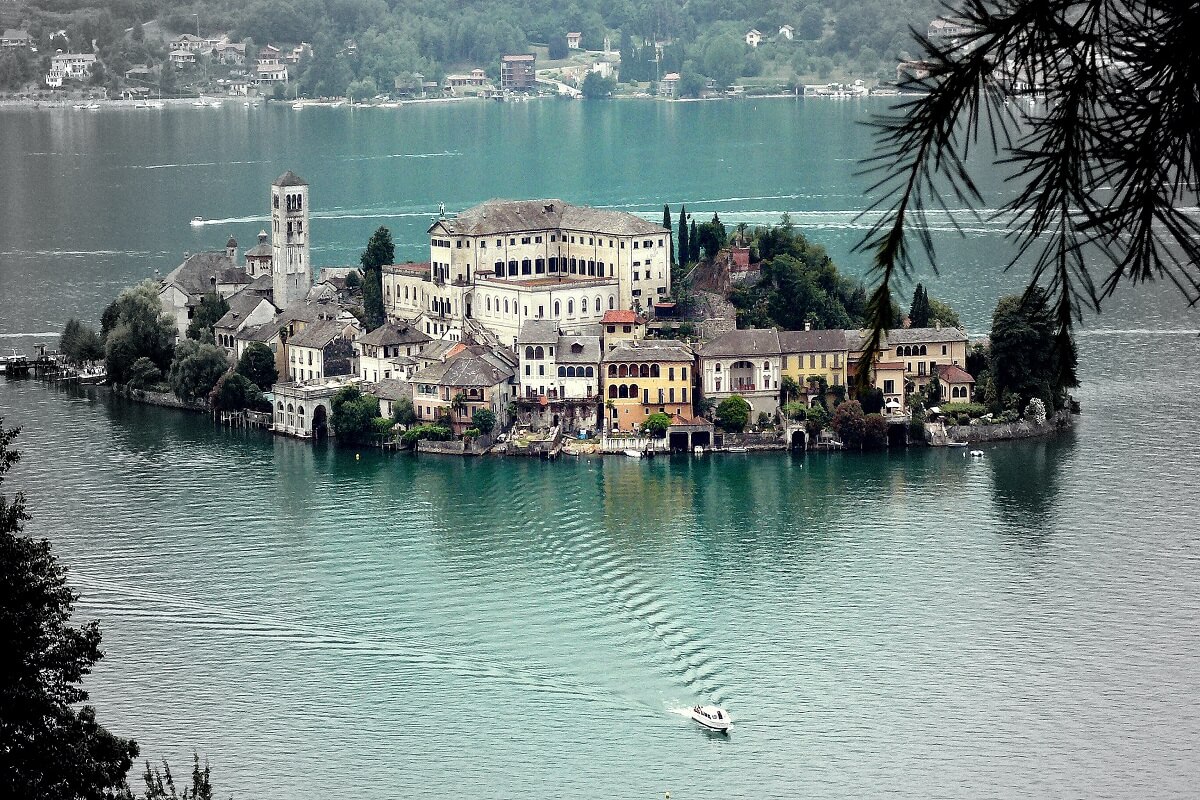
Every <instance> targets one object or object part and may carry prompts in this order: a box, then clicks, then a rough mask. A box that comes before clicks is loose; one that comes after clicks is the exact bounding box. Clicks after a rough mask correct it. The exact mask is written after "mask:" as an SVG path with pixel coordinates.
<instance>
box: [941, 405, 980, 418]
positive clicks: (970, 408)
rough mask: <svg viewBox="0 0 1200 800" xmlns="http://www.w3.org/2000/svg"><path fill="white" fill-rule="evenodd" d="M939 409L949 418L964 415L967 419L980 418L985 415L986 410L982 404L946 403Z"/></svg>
mask: <svg viewBox="0 0 1200 800" xmlns="http://www.w3.org/2000/svg"><path fill="white" fill-rule="evenodd" d="M941 409H942V411H943V412H944V413H946V414H949V415H950V416H954V415H956V414H966V415H967V416H968V417H982V416H983V415H984V414H986V413H987V408H986V407H985V406H984V405H983V404H982V403H946V405H944V406H942V407H941Z"/></svg>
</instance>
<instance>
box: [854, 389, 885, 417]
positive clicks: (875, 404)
mask: <svg viewBox="0 0 1200 800" xmlns="http://www.w3.org/2000/svg"><path fill="white" fill-rule="evenodd" d="M858 401H859V403H860V404H861V405H862V409H863V413H866V414H878V413H879V412H880V411H883V403H884V397H883V389H880V388H879V387H878V386H871V387H869V388H867V389H863V390H860V391H859V393H858Z"/></svg>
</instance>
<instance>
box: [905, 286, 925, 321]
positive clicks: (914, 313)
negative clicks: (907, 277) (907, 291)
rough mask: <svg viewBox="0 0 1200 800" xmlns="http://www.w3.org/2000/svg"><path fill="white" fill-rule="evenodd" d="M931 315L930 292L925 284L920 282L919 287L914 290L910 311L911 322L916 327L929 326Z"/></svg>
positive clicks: (909, 318)
mask: <svg viewBox="0 0 1200 800" xmlns="http://www.w3.org/2000/svg"><path fill="white" fill-rule="evenodd" d="M929 316H930V308H929V294H928V293H927V292H926V291H925V286H924V285H923V284H920V283H918V284H917V288H916V289H914V290H913V299H912V306H911V308H909V311H908V320H909V324H910V325H911V326H912V327H914V328H928V327H929Z"/></svg>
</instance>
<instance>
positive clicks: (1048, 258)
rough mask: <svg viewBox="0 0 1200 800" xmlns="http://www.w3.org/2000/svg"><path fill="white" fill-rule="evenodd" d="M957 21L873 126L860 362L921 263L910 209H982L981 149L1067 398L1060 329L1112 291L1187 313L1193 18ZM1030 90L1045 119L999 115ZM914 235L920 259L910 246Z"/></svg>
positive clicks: (971, 5)
mask: <svg viewBox="0 0 1200 800" xmlns="http://www.w3.org/2000/svg"><path fill="white" fill-rule="evenodd" d="M955 21H957V22H960V23H962V24H963V26H964V28H965V29H966V31H967V33H966V34H965V35H964V36H962V37H960V38H959V39H958V40H957V41H956V42H955V43H943V42H940V41H931V40H929V39H926V38H923V37H918V41H917V44H918V49H919V51H920V52H919V53H917V57H918V58H920V59H921V60H922V61H924V62H925V64H927V65H928V74H927V77H925V78H923V79H921V80H920V81H915V82H914V83H917V84H919V85H917V86H914V87H912V88H916V89H919V90H920V91H919V93H917V94H915V95H914V96H913V98H912V99H910V100H907V101H905V102H903V103H900V104H899V105H897V106H896V107H895V108H894V109H893V110H892V112H891V113H890V114H889V115H887V116H884V117H881V118H879V119H878V121H877V122H878V127H877V132H878V147H877V152H876V155H875V157H874V158H873V162H874V165H875V167H876V168H877V169H878V173H877V175H878V179H879V180H878V183H877V184H876V186H875V189H874V192H876V193H877V194H878V197H879V201H878V205H879V207H882V208H884V209H885V213H884V214H883V215H882V217H881V218H880V219H879V221H878V223H877V224H876V225H875V226H874V227H873V228H872V230H871V231H870V232H869V233H868V234H867V235H866V236H865V237H864V239H863V241H862V242H861V243H860V248H861V249H862V250H864V251H867V252H870V253H872V254H873V255H874V261H875V270H876V274H877V275H878V281H877V283H876V287H875V291H874V293H873V295H872V302H871V328H872V332H871V335H870V336H869V337H868V341H867V342H866V343H865V345H866V352H868V353H870V352H874V351H875V349H876V347H877V345H878V344H879V342H880V340H881V338H882V332H883V331H884V330H885V329H886V328H887V326H888V320H887V318H886V316H887V315H886V303H887V299H888V298H889V297H890V294H891V283H892V281H893V280H894V279H897V278H899V277H900V276H909V275H911V274H912V271H913V270H914V268H915V266H916V264H915V260H914V259H915V258H916V255H915V251H924V255H925V256H926V257H927V258H928V259H929V260H930V261H934V254H933V252H932V245H933V242H932V239H931V238H930V237H929V236H928V235H927V234H926V233H925V225H924V216H925V215H924V209H925V208H926V207H927V206H928V205H930V204H931V203H932V204H933V205H937V204H939V202H940V201H939V200H938V199H937V198H939V197H948V196H953V197H957V198H960V199H961V200H962V201H966V202H968V203H970V204H971V205H973V206H978V205H980V204H983V203H985V202H987V201H985V199H984V197H983V195H982V193H981V192H980V191H979V189H978V187H977V185H976V184H975V181H974V179H973V174H974V170H975V169H977V168H979V167H980V166H981V164H983V163H985V162H986V161H987V159H986V158H981V157H980V152H979V151H980V150H981V149H983V150H984V152H985V154H988V153H989V149H990V155H992V156H993V160H994V161H995V162H997V163H1001V164H1004V165H1005V167H1006V168H1007V172H1008V174H1009V175H1010V180H1012V181H1013V182H1014V183H1015V185H1016V186H1017V191H1016V193H1015V196H1014V197H1013V199H1012V200H1010V201H1009V202H1008V203H1007V204H1006V205H1005V207H1004V209H1003V210H1004V211H1006V212H1009V213H1011V214H1012V216H1013V218H1014V219H1015V220H1016V223H1015V225H1014V228H1013V230H1012V231H1011V233H1012V234H1013V236H1014V239H1015V245H1016V247H1015V254H1014V258H1013V261H1014V262H1015V261H1016V260H1018V259H1020V258H1022V257H1026V256H1028V257H1029V258H1026V259H1025V260H1026V261H1032V273H1031V276H1030V283H1029V290H1027V298H1028V299H1030V300H1033V301H1034V302H1035V303H1038V304H1040V303H1043V302H1044V303H1045V304H1046V305H1047V306H1048V308H1049V309H1050V318H1051V320H1052V322H1053V325H1054V333H1055V337H1056V345H1057V346H1056V347H1054V348H1053V350H1052V351H1051V352H1052V353H1053V354H1055V355H1057V356H1058V357H1059V358H1060V359H1061V361H1060V363H1059V365H1058V368H1057V370H1055V372H1056V374H1057V376H1058V380H1059V382H1060V383H1062V384H1063V385H1069V384H1072V383H1073V382H1074V379H1075V378H1074V371H1075V364H1074V363H1073V358H1074V344H1073V342H1072V340H1071V329H1072V327H1073V324H1074V322H1075V321H1076V320H1078V319H1080V318H1081V315H1082V313H1083V311H1084V309H1085V308H1089V307H1090V308H1092V309H1095V310H1097V311H1098V310H1099V309H1100V306H1101V304H1102V302H1103V301H1105V300H1107V299H1109V298H1110V297H1111V296H1112V295H1113V293H1114V292H1115V291H1116V289H1117V287H1118V286H1120V285H1121V284H1122V283H1131V284H1134V285H1137V284H1140V283H1142V282H1146V281H1150V280H1152V279H1154V278H1158V279H1164V280H1166V281H1169V282H1170V283H1171V284H1173V285H1174V286H1175V287H1176V288H1177V289H1178V290H1179V291H1180V292H1181V293H1182V294H1183V296H1184V299H1185V300H1186V301H1188V302H1189V303H1191V304H1194V303H1196V302H1197V301H1200V237H1198V236H1197V235H1196V234H1197V232H1198V231H1200V226H1198V223H1197V220H1196V218H1195V216H1194V214H1193V213H1192V211H1191V210H1190V209H1189V208H1187V206H1188V205H1189V204H1188V203H1187V202H1181V200H1180V198H1183V197H1188V196H1191V195H1193V194H1194V193H1195V190H1196V174H1197V169H1198V168H1200V164H1198V161H1200V151H1198V150H1197V148H1195V147H1194V146H1193V140H1194V130H1195V126H1194V125H1193V124H1192V122H1191V120H1193V119H1194V118H1195V115H1196V112H1197V108H1198V107H1200V103H1198V101H1197V95H1196V92H1195V70H1194V69H1193V68H1192V67H1191V66H1190V62H1188V64H1187V65H1184V64H1183V63H1181V62H1180V60H1179V59H1180V54H1182V53H1190V52H1192V51H1193V50H1194V44H1195V41H1196V39H1197V35H1198V34H1200V16H1198V15H1197V14H1196V8H1195V5H1194V4H1192V3H1178V2H1159V1H1157V0H1155V1H1152V2H1145V3H1135V4H1132V5H1129V6H1124V5H1118V6H1114V5H1113V4H1111V3H1104V2H1091V1H1089V2H1051V1H1050V0H1005V1H1004V2H999V3H990V2H967V3H962V4H959V6H958V8H957V14H956V20H955ZM996 65H1004V68H1003V69H996ZM1030 76H1033V79H1034V80H1035V81H1036V82H1037V86H1036V88H1037V89H1039V90H1043V91H1044V92H1045V93H1046V102H1045V104H1044V105H1042V106H1041V107H1040V108H1038V109H1035V110H1027V109H1026V108H1025V107H1024V105H1023V104H1022V105H1021V106H1019V107H1018V108H1017V109H1016V110H1015V111H1014V110H1013V109H1012V108H1011V107H1006V103H1007V102H1008V100H1007V98H1008V97H1009V96H1010V95H1011V94H1012V93H1013V92H1014V91H1015V90H1017V89H1018V88H1019V87H1017V86H1016V85H1015V81H1016V80H1019V79H1022V78H1025V79H1028V78H1029V77H1030ZM1147 85H1153V86H1154V87H1155V90H1154V91H1152V92H1148V91H1146V90H1145V87H1146V86H1147ZM968 150H969V151H970V158H968V157H967V154H968ZM1097 186H1109V187H1112V189H1111V191H1097V190H1096V188H1095V187H1097ZM914 229H919V230H917V232H916V233H915V238H916V240H917V241H918V242H920V243H921V245H922V247H919V248H913V247H911V246H910V245H911V244H912V242H911V240H912V239H913V238H914V233H913V231H914ZM1038 287H1040V289H1038ZM1035 290H1037V291H1038V292H1040V293H1041V294H1043V295H1044V299H1043V298H1035V297H1032V296H1031V295H1030V293H1032V292H1034V291H1035ZM1039 336H1040V333H1039ZM1039 366H1041V365H1039ZM1044 371H1046V372H1049V370H1048V369H1047V370H1044ZM861 373H862V370H860V374H861ZM1042 377H1045V376H1042ZM997 380H998V382H999V383H1003V382H1004V381H1005V380H1016V379H1015V377H1014V376H1012V375H1007V376H1005V377H1004V378H1003V379H1001V378H1000V376H997ZM1042 383H1045V381H1042ZM1043 388H1044V387H1043ZM1030 391H1031V390H1030Z"/></svg>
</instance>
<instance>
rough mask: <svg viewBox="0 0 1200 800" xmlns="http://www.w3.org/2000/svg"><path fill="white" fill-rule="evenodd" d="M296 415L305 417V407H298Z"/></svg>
mask: <svg viewBox="0 0 1200 800" xmlns="http://www.w3.org/2000/svg"><path fill="white" fill-rule="evenodd" d="M296 413H297V414H299V415H300V416H302V417H303V416H304V406H296Z"/></svg>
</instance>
